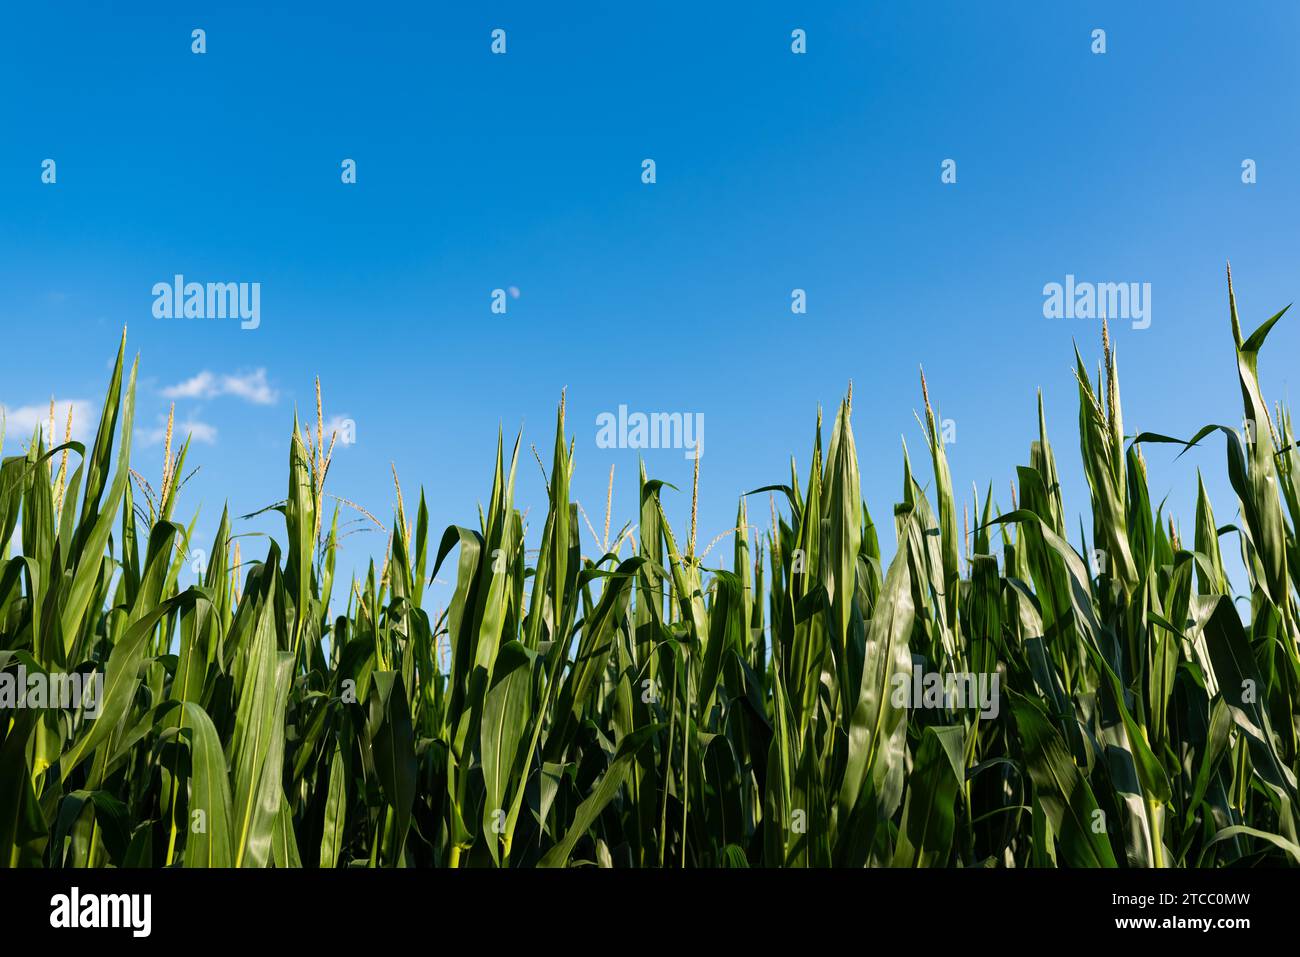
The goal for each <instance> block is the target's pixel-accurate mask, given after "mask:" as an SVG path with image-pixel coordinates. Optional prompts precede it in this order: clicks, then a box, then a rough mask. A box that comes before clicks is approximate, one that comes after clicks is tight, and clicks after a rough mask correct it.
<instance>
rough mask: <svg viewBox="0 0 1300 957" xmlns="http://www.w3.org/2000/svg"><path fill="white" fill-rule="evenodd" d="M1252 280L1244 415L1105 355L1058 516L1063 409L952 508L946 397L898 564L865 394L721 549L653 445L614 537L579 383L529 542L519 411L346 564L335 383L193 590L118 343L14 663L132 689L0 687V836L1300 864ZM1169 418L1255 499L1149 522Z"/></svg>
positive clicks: (263, 857) (1291, 550)
mask: <svg viewBox="0 0 1300 957" xmlns="http://www.w3.org/2000/svg"><path fill="white" fill-rule="evenodd" d="M1228 292H1229V310H1230V320H1231V332H1232V336H1233V343H1234V348H1235V357H1236V369H1237V374H1238V377H1239V379H1240V384H1241V395H1242V400H1243V403H1244V409H1243V410H1242V411H1241V412H1240V413H1238V411H1237V410H1233V409H1225V410H1224V416H1225V419H1226V420H1227V421H1230V422H1235V421H1244V423H1245V426H1246V427H1245V428H1244V429H1241V430H1239V429H1237V428H1231V427H1224V426H1218V425H1214V426H1207V427H1206V428H1205V429H1203V430H1201V432H1200V433H1199V434H1197V435H1196V436H1193V437H1191V438H1189V439H1187V440H1185V441H1184V440H1179V439H1175V438H1172V437H1168V436H1162V435H1156V434H1150V433H1144V434H1142V435H1138V436H1135V437H1134V436H1125V434H1124V424H1123V415H1122V412H1121V404H1120V386H1119V376H1118V371H1117V368H1116V363H1115V354H1114V350H1113V348H1112V347H1111V346H1110V344H1109V342H1108V341H1107V340H1106V339H1105V338H1103V348H1102V356H1101V360H1100V362H1099V363H1098V367H1097V369H1096V370H1095V372H1092V373H1090V372H1089V368H1088V364H1087V363H1085V361H1084V359H1083V357H1082V356H1081V355H1079V354H1078V352H1076V357H1075V358H1076V376H1077V386H1078V396H1079V420H1078V438H1077V447H1078V451H1079V454H1080V455H1081V459H1082V465H1083V471H1084V474H1085V475H1086V478H1087V482H1088V486H1089V488H1090V490H1091V503H1090V513H1091V518H1092V524H1091V528H1084V527H1079V528H1069V527H1067V524H1066V519H1065V515H1066V514H1067V513H1066V508H1065V505H1064V503H1063V502H1062V498H1061V493H1060V488H1059V484H1058V479H1057V474H1058V473H1057V455H1056V449H1055V447H1054V446H1053V444H1052V442H1051V441H1049V438H1048V423H1047V422H1046V421H1045V420H1044V416H1043V412H1042V402H1041V399H1040V401H1039V407H1038V435H1037V436H1036V437H1035V438H1033V439H1032V441H1031V442H1030V445H1029V455H1028V462H1027V464H1024V465H1021V466H1019V467H1018V468H1017V469H1016V473H1015V474H1016V476H1017V478H1016V481H1015V483H1014V485H1013V488H1012V490H1011V500H1010V501H1009V502H1006V503H1000V502H998V501H997V499H996V496H995V494H994V492H993V490H992V487H991V486H990V487H989V488H988V490H987V491H986V492H984V493H983V494H982V495H980V496H979V497H978V498H976V499H975V500H973V501H971V502H969V503H966V502H962V503H959V502H958V499H957V496H956V495H955V494H954V491H953V488H952V481H951V478H950V473H949V467H948V462H947V458H946V456H945V450H944V443H943V438H942V435H941V433H940V432H939V431H937V430H936V423H935V417H934V414H933V412H932V410H931V406H930V402H929V397H928V395H924V394H923V395H922V399H923V405H924V409H925V412H924V420H925V421H924V424H923V428H924V431H925V434H926V437H927V445H928V447H927V448H926V449H925V450H924V456H923V458H922V459H918V461H916V462H913V461H911V460H910V459H909V458H908V457H907V454H906V451H904V456H903V460H902V462H901V463H900V466H901V468H900V476H901V488H900V489H899V497H898V502H897V504H895V505H894V507H893V513H892V526H893V527H892V531H893V536H894V539H895V541H896V543H897V544H896V546H895V547H894V549H893V551H892V557H889V558H888V559H886V557H885V553H882V550H881V544H880V540H881V538H882V533H881V529H880V528H879V526H878V524H877V520H876V518H874V517H873V515H872V513H871V512H870V511H869V510H868V507H867V504H866V503H865V502H864V501H863V499H862V496H861V492H860V488H859V468H860V464H859V459H858V455H857V450H856V448H855V444H854V437H853V429H852V412H853V395H852V389H851V388H850V390H849V394H848V396H847V397H846V398H845V399H844V400H843V401H842V402H841V403H840V404H839V407H838V409H837V411H836V413H835V417H834V421H833V423H831V424H830V427H829V429H826V428H824V427H823V425H824V424H823V422H822V421H821V417H820V415H818V418H817V424H816V430H815V433H814V436H813V441H812V449H811V453H810V455H809V457H808V458H807V459H806V460H805V461H804V463H803V465H802V471H803V475H802V477H801V475H800V468H799V467H797V466H796V465H795V464H794V463H793V462H792V465H791V472H790V476H789V479H788V484H771V482H770V480H771V478H772V477H767V479H768V482H767V484H764V479H763V477H758V480H757V482H756V484H758V485H760V486H761V487H759V488H756V489H754V490H752V491H750V490H736V491H737V492H744V494H743V495H741V496H740V499H739V505H738V509H737V514H736V523H735V525H736V527H735V530H734V533H733V534H732V535H731V536H730V537H729V539H728V540H727V545H726V546H725V547H723V548H720V549H719V550H718V551H717V552H715V553H714V554H715V556H722V557H721V558H716V557H715V559H714V563H716V564H717V565H719V566H726V567H713V564H714V563H709V562H708V560H707V557H706V556H704V555H700V554H697V548H696V542H695V529H694V528H693V527H692V528H691V529H690V530H689V532H687V533H686V534H682V532H683V530H682V529H677V530H674V529H673V528H672V527H670V525H669V523H668V521H667V520H666V518H665V510H664V505H663V501H662V499H663V496H664V495H665V494H666V487H665V485H664V483H662V482H660V481H657V480H655V479H653V478H651V477H649V476H648V475H647V473H646V469H645V467H644V465H643V466H642V468H641V471H640V475H639V477H638V492H639V495H638V502H639V508H638V510H637V512H636V514H635V515H633V516H630V521H628V523H627V525H626V526H624V528H623V529H622V531H621V532H619V533H617V534H616V535H615V536H614V539H613V541H612V542H611V541H610V536H609V517H608V516H607V517H606V530H605V536H604V540H603V543H602V549H603V551H604V553H603V554H599V555H593V554H585V553H584V550H583V546H582V538H581V535H580V521H585V515H584V516H583V517H582V518H581V519H580V515H579V509H578V507H577V505H576V504H575V503H574V502H573V501H571V499H570V481H571V479H572V475H573V469H574V467H575V454H574V443H573V440H572V438H571V437H570V436H569V434H568V433H567V432H566V426H565V410H564V403H563V400H561V403H560V405H559V409H558V414H557V419H556V427H555V437H554V445H553V450H552V452H551V455H550V461H549V466H546V465H543V471H544V473H545V475H546V479H547V494H548V501H547V503H546V512H545V519H544V522H542V524H541V531H540V539H536V538H535V537H534V538H531V539H530V541H534V542H538V545H539V547H537V548H536V549H534V548H525V540H526V537H527V536H526V533H527V531H528V529H529V526H528V525H527V524H526V522H525V513H522V512H521V511H520V509H519V507H518V506H517V505H516V502H515V498H514V489H515V476H516V470H517V467H518V466H519V459H520V445H521V442H522V439H516V440H515V441H514V443H513V446H510V451H509V454H507V452H506V449H507V447H508V443H505V442H503V441H502V437H501V436H498V443H497V455H496V461H495V463H494V466H493V474H492V483H491V492H490V495H489V496H488V498H487V499H486V504H485V505H484V506H483V507H482V508H481V509H480V514H479V516H478V521H477V524H475V525H473V526H462V525H453V526H450V527H448V528H446V530H445V531H443V532H442V533H441V534H440V535H439V534H437V532H436V531H435V530H433V529H431V527H430V516H429V507H428V503H426V501H425V500H424V497H423V495H421V496H420V497H419V499H418V502H417V503H416V505H415V509H414V512H413V514H411V513H408V510H407V504H406V502H405V501H404V500H403V498H402V496H401V490H400V486H399V487H398V488H397V496H396V506H395V509H394V514H393V515H392V520H391V528H392V530H393V531H392V534H391V542H390V544H389V546H388V548H387V554H386V555H385V556H384V558H383V562H382V565H381V566H380V567H379V568H378V569H377V568H376V567H375V565H374V564H371V566H370V569H369V573H368V575H367V576H366V578H365V580H364V581H357V580H354V581H352V582H350V583H349V584H348V585H347V586H346V587H340V583H339V582H336V581H335V555H336V552H337V550H338V543H339V538H340V531H339V529H340V504H341V500H340V499H337V498H334V497H333V496H332V495H331V494H330V493H329V492H328V491H327V483H326V478H327V473H328V471H329V462H330V458H331V454H332V443H331V442H330V438H329V436H327V435H325V434H323V430H322V427H321V425H320V416H319V411H318V416H317V422H316V424H315V429H313V428H312V427H311V426H310V425H306V426H300V424H299V423H298V421H297V419H296V417H295V422H294V427H293V434H292V440H291V442H290V443H289V461H288V481H287V494H286V497H285V499H284V500H283V501H282V502H279V503H276V504H274V505H273V506H271V508H270V509H268V511H272V510H273V511H274V512H277V513H279V515H280V516H282V517H283V520H284V529H283V537H282V538H279V537H277V538H276V539H273V540H272V541H271V542H270V544H269V545H268V547H267V551H266V554H265V555H263V556H261V557H260V559H259V560H249V561H244V560H241V557H240V556H239V553H238V546H234V547H232V543H233V536H234V531H233V528H234V523H235V521H237V519H234V518H232V517H231V516H229V515H223V516H222V520H221V523H220V529H219V531H218V533H217V535H216V538H215V541H213V542H212V545H211V549H210V551H209V553H208V554H209V562H208V567H207V570H206V573H205V575H204V578H203V582H202V584H201V585H195V586H193V587H190V588H185V589H182V588H181V587H180V585H179V577H180V571H181V567H182V564H183V563H184V561H185V556H186V555H187V554H188V553H189V551H190V549H191V547H192V543H191V541H190V537H191V534H192V529H193V525H190V526H186V525H185V524H183V523H182V521H181V520H179V519H178V517H177V516H179V515H180V514H181V509H182V506H181V503H180V499H181V498H182V495H183V486H184V481H183V479H182V476H184V474H185V469H186V460H187V456H188V451H189V445H188V442H185V443H182V444H181V445H180V447H179V450H178V451H176V452H175V453H174V454H172V452H171V445H170V436H169V439H168V455H167V467H166V469H165V474H164V476H163V478H162V481H161V483H160V485H159V487H158V488H157V489H154V488H153V487H152V486H151V485H150V484H149V483H148V482H147V481H145V480H144V479H143V477H141V476H139V475H138V474H137V473H133V471H132V470H131V467H130V462H131V436H132V426H133V410H134V397H135V386H136V374H137V367H138V360H137V361H136V363H133V364H132V365H131V366H130V368H129V369H128V368H127V366H126V351H125V349H126V346H125V334H124V335H123V342H122V345H121V347H120V348H119V350H118V353H117V360H116V364H115V366H114V369H113V372H112V376H111V379H110V381H109V384H108V391H107V396H106V399H105V402H104V405H103V411H102V414H101V417H100V419H99V423H98V429H97V431H96V434H95V438H94V441H93V444H91V445H90V446H89V447H83V446H82V445H80V444H78V443H76V442H70V441H66V440H65V441H62V442H60V441H58V438H59V437H58V436H57V435H52V434H46V433H45V431H44V430H40V429H38V430H37V433H36V434H35V435H33V436H32V437H31V441H30V443H29V444H28V446H27V451H26V454H25V455H18V456H14V457H10V458H6V459H5V460H4V462H3V467H2V468H0V556H3V559H4V560H3V564H2V565H0V672H3V673H4V674H7V675H10V676H14V675H16V674H18V673H19V671H20V669H21V671H22V673H24V674H26V675H27V676H28V680H29V681H30V680H31V676H33V675H36V676H52V675H56V674H64V675H69V674H74V673H76V674H80V675H94V674H99V675H101V676H102V679H103V681H102V692H101V694H100V696H99V699H98V700H97V702H95V707H94V708H93V709H92V708H91V707H90V705H89V704H88V702H87V700H86V699H85V698H84V697H83V699H82V700H81V701H79V702H78V703H77V705H76V706H74V707H70V708H57V707H40V706H25V705H24V702H22V701H21V700H16V699H14V698H13V696H12V695H11V696H10V697H9V698H7V699H6V698H0V862H2V863H4V864H5V865H8V866H11V867H41V866H44V867H59V866H66V867H173V866H184V867H271V866H274V867H309V868H341V867H385V868H388V867H534V866H535V867H566V866H567V867H577V866H601V867H674V868H676V867H758V866H764V867H782V866H791V867H827V866H851V867H861V866H885V867H888V866H892V867H968V868H969V867H1071V868H1078V867H1104V868H1113V867H1226V866H1255V865H1293V864H1297V863H1300V846H1297V845H1298V844H1300V840H1298V839H1297V834H1296V769H1297V761H1298V759H1300V747H1298V742H1297V735H1298V734H1300V644H1298V642H1300V618H1298V614H1297V613H1298V611H1300V606H1298V605H1297V595H1298V594H1300V550H1298V547H1297V536H1296V531H1297V529H1298V528H1300V497H1298V495H1297V487H1296V481H1295V478H1296V475H1297V474H1300V455H1298V453H1297V449H1296V445H1295V438H1294V434H1293V431H1292V421H1291V417H1290V415H1289V413H1288V412H1287V411H1286V410H1285V409H1284V408H1281V407H1277V408H1275V409H1273V410H1270V408H1269V406H1268V404H1267V402H1266V401H1265V398H1264V394H1263V390H1262V386H1261V384H1260V382H1259V381H1258V377H1257V373H1256V360H1257V357H1258V355H1259V352H1260V350H1261V348H1262V347H1263V345H1264V341H1265V337H1266V336H1267V334H1268V332H1269V330H1270V329H1271V327H1272V326H1273V324H1274V323H1276V322H1277V321H1278V319H1279V318H1280V317H1281V313H1279V314H1278V315H1277V316H1274V317H1273V318H1271V319H1269V320H1268V321H1267V322H1265V323H1264V324H1263V325H1261V326H1260V327H1259V328H1258V329H1256V330H1255V331H1254V332H1253V333H1251V334H1249V335H1248V336H1243V333H1242V331H1241V325H1240V323H1239V321H1238V317H1237V311H1236V305H1235V301H1234V300H1233V297H1232V287H1231V277H1229V285H1228ZM1284 311H1285V310H1284ZM1224 339H1225V346H1226V344H1227V337H1226V335H1225V337H1224ZM1225 352H1226V349H1225ZM921 389H922V390H923V392H924V390H925V383H924V379H922V383H921ZM859 399H860V400H861V395H860V396H859ZM318 409H319V406H318ZM1154 442H1161V443H1171V442H1174V443H1179V442H1180V443H1181V444H1182V445H1184V446H1190V445H1193V444H1208V443H1211V442H1215V443H1223V444H1224V447H1225V448H1226V463H1227V477H1228V479H1229V481H1230V483H1231V487H1232V489H1233V490H1234V492H1235V494H1236V497H1237V502H1236V503H1233V505H1234V508H1235V511H1236V512H1237V518H1236V519H1235V522H1234V524H1230V525H1225V526H1222V527H1221V526H1219V525H1218V524H1217V521H1218V520H1216V517H1215V512H1214V510H1213V508H1212V507H1211V503H1210V501H1209V499H1208V497H1207V495H1206V492H1205V488H1204V486H1203V485H1200V486H1199V494H1198V499H1197V505H1196V513H1195V515H1194V516H1191V522H1190V526H1191V529H1192V531H1191V533H1190V534H1189V535H1186V536H1184V535H1182V534H1180V533H1179V531H1178V528H1179V525H1180V523H1179V522H1176V521H1175V520H1174V517H1173V516H1169V515H1164V514H1162V508H1161V507H1159V506H1157V507H1155V508H1154V509H1153V504H1152V501H1151V498H1150V495H1149V492H1148V485H1147V476H1146V466H1145V463H1144V460H1143V455H1142V447H1143V446H1144V445H1147V444H1150V443H1154ZM698 462H699V460H698V458H697V459H696V469H697V472H696V475H697V483H698ZM1189 480H1190V477H1189ZM612 481H613V478H612V476H611V483H612ZM1197 481H1198V483H1199V477H1197ZM343 507H345V508H346V507H347V505H344V506H343ZM1221 507H1222V503H1221ZM751 509H753V511H754V512H756V513H757V512H761V513H763V521H762V523H763V525H764V526H767V524H768V516H767V514H766V513H768V511H769V509H770V510H771V527H770V529H769V530H766V531H762V532H760V531H759V530H758V528H757V527H756V525H755V524H751V522H750V510H751ZM537 511H540V510H537ZM534 514H536V512H534ZM876 514H877V515H879V514H880V512H879V511H877V513H876ZM277 521H278V519H277ZM887 524H888V523H887ZM19 525H21V533H20V538H16V537H15V531H16V529H17V528H18V527H19ZM692 525H694V521H692ZM1182 527H1184V528H1186V527H1187V523H1182ZM593 536H594V533H593ZM885 537H888V536H887V535H886V536H885ZM1071 539H1073V540H1074V544H1071ZM1234 540H1235V542H1236V543H1239V547H1240V550H1241V559H1242V563H1243V565H1244V569H1245V574H1246V576H1247V578H1248V580H1247V581H1244V582H1237V583H1235V584H1234V583H1232V582H1230V581H1229V578H1228V575H1227V573H1226V572H1225V567H1224V562H1223V559H1222V554H1221V549H1222V548H1224V547H1226V546H1227V543H1229V542H1234ZM726 551H730V552H731V554H730V556H725V554H724V553H725V552H726ZM728 557H729V560H727V558H728ZM706 564H708V567H706ZM439 573H442V574H444V575H447V576H448V577H451V578H454V592H453V594H452V597H451V598H450V600H449V602H448V606H447V607H446V608H443V609H430V608H429V607H428V604H427V602H426V594H425V592H426V588H427V587H428V585H429V583H430V582H431V580H432V579H433V577H434V576H435V575H437V574H439ZM1242 585H1244V586H1246V588H1245V590H1244V591H1241V592H1234V590H1233V589H1234V587H1240V586H1242ZM331 608H334V609H341V610H342V613H341V614H337V616H335V614H334V612H332V611H331ZM977 684H978V686H979V687H981V688H984V689H987V690H991V692H992V693H993V697H992V698H991V699H984V698H981V700H973V699H974V698H978V697H980V696H979V695H976V694H955V693H953V692H954V689H956V690H958V691H960V690H962V689H963V688H965V689H968V690H969V689H973V688H975V687H976V686H977ZM922 687H923V688H924V691H923V692H922V693H921V694H920V696H919V699H918V696H917V695H916V694H914V693H912V692H913V690H914V689H920V688H922ZM900 689H901V690H902V691H903V692H906V693H903V694H900ZM92 710H93V711H94V712H95V713H94V714H91V713H89V712H91V711H92Z"/></svg>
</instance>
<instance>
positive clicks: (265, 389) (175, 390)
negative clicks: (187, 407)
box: [162, 369, 279, 405]
mask: <svg viewBox="0 0 1300 957" xmlns="http://www.w3.org/2000/svg"><path fill="white" fill-rule="evenodd" d="M162 394H163V395H165V396H166V397H167V398H169V399H215V398H217V397H218V396H223V395H233V396H235V397H236V398H240V399H243V400H244V401H246V402H252V403H254V404H256V405H272V404H274V403H275V400H276V399H277V398H278V397H279V394H278V393H277V392H276V391H275V390H274V389H272V388H271V386H270V385H269V384H268V383H267V381H266V370H265V369H256V370H254V371H252V372H249V373H245V374H243V375H217V374H216V373H213V372H209V371H207V370H206V369H205V370H204V371H202V372H200V373H199V374H198V375H196V376H194V377H193V378H190V379H186V380H185V381H184V382H178V383H177V384H176V385H172V386H168V387H167V388H165V389H163V390H162Z"/></svg>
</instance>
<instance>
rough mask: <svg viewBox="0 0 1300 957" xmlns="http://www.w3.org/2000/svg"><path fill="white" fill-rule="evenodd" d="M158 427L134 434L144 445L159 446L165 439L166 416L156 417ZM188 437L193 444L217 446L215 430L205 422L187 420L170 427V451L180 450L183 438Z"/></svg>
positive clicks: (214, 427) (141, 430)
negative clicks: (200, 443)
mask: <svg viewBox="0 0 1300 957" xmlns="http://www.w3.org/2000/svg"><path fill="white" fill-rule="evenodd" d="M158 422H159V425H158V426H157V427H155V428H152V429H140V431H139V432H137V433H136V434H137V435H138V436H139V439H140V441H141V443H142V444H144V445H161V444H162V442H163V440H164V439H165V438H167V418H166V416H161V415H160V416H159V417H158ZM187 435H188V436H190V438H192V439H193V440H194V441H195V442H202V443H204V444H205V445H216V444H217V428H216V426H214V425H209V424H208V423H207V422H201V421H199V420H198V419H195V418H189V419H186V420H184V421H183V422H176V423H174V424H173V426H172V450H173V451H175V450H176V449H178V448H180V446H181V445H182V443H184V441H185V436H187Z"/></svg>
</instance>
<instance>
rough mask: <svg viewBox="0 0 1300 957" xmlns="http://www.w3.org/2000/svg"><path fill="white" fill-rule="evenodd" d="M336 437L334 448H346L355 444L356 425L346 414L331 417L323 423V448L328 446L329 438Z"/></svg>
mask: <svg viewBox="0 0 1300 957" xmlns="http://www.w3.org/2000/svg"><path fill="white" fill-rule="evenodd" d="M334 435H337V436H338V438H337V439H336V440H335V442H334V445H335V447H336V448H347V447H348V446H349V445H356V442H357V423H356V421H355V420H354V419H352V418H351V417H350V416H349V415H348V414H347V413H346V412H344V413H343V414H342V415H332V416H330V417H329V418H328V419H327V420H326V421H325V434H324V442H325V448H327V449H328V448H329V446H330V438H331V437H332V436H334Z"/></svg>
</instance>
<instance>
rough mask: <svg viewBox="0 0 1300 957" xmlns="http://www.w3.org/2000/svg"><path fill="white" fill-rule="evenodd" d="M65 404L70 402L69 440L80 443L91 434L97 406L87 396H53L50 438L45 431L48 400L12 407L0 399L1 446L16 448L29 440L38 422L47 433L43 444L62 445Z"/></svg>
mask: <svg viewBox="0 0 1300 957" xmlns="http://www.w3.org/2000/svg"><path fill="white" fill-rule="evenodd" d="M68 406H72V440H73V441H74V442H81V443H83V444H84V443H85V442H86V440H87V439H88V438H89V437H90V436H91V435H92V434H94V431H95V426H96V425H98V424H99V409H98V408H97V407H95V406H93V405H91V403H90V401H89V400H88V399H59V398H56V399H55V400H54V436H53V440H52V441H51V437H50V436H49V434H48V433H49V431H50V406H49V403H48V402H47V403H45V404H44V405H20V406H17V407H15V408H11V407H9V406H7V405H5V404H4V403H3V402H0V410H3V412H4V421H5V428H4V444H5V446H6V447H10V446H12V447H14V448H17V447H19V446H20V445H26V444H27V443H28V442H29V441H31V438H32V433H33V432H34V431H36V427H37V426H38V425H39V426H40V427H41V429H42V430H43V431H44V432H45V433H47V434H46V436H45V444H46V445H47V446H48V445H62V444H63V436H64V433H65V430H66V429H67V426H68Z"/></svg>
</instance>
